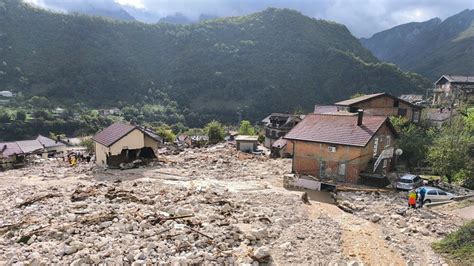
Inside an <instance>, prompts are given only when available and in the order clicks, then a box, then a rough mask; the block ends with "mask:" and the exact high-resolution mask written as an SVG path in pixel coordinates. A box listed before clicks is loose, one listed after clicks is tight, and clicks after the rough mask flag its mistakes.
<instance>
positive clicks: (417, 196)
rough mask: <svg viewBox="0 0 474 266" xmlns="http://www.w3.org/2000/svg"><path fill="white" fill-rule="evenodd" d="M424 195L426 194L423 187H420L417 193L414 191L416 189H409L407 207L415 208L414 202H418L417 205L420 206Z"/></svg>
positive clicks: (423, 200)
mask: <svg viewBox="0 0 474 266" xmlns="http://www.w3.org/2000/svg"><path fill="white" fill-rule="evenodd" d="M425 195H426V189H425V188H424V187H422V188H420V190H419V191H418V193H416V190H414V189H413V190H410V191H409V192H408V207H410V208H414V209H416V208H417V205H416V203H417V202H418V207H419V208H422V207H423V203H424V202H425Z"/></svg>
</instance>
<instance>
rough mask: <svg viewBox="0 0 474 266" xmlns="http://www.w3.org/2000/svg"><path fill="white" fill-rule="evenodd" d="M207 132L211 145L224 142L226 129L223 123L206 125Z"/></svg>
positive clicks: (213, 122)
mask: <svg viewBox="0 0 474 266" xmlns="http://www.w3.org/2000/svg"><path fill="white" fill-rule="evenodd" d="M205 131H206V133H207V136H208V137H209V143H211V144H215V143H218V142H220V141H223V140H224V134H225V132H224V127H223V126H222V124H221V123H219V122H217V121H215V120H213V121H212V122H210V123H208V124H207V125H206V127H205Z"/></svg>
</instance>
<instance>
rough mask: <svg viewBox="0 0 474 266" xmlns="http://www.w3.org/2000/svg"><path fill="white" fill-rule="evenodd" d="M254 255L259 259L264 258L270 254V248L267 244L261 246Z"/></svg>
mask: <svg viewBox="0 0 474 266" xmlns="http://www.w3.org/2000/svg"><path fill="white" fill-rule="evenodd" d="M253 256H254V257H255V258H256V259H257V260H263V259H265V258H268V257H269V256H270V248H268V247H267V246H261V247H259V248H257V250H255V252H254V253H253Z"/></svg>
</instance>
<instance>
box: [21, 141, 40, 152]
mask: <svg viewBox="0 0 474 266" xmlns="http://www.w3.org/2000/svg"><path fill="white" fill-rule="evenodd" d="M16 143H17V144H18V146H20V149H21V150H22V151H23V152H24V153H34V152H38V151H41V150H43V149H44V147H43V145H42V144H41V143H40V142H39V141H37V140H20V141H17V142H16Z"/></svg>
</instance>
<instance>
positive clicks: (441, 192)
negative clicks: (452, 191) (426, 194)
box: [438, 190, 448, 196]
mask: <svg viewBox="0 0 474 266" xmlns="http://www.w3.org/2000/svg"><path fill="white" fill-rule="evenodd" d="M438 195H442V196H446V195H448V194H446V192H444V191H442V190H438Z"/></svg>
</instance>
